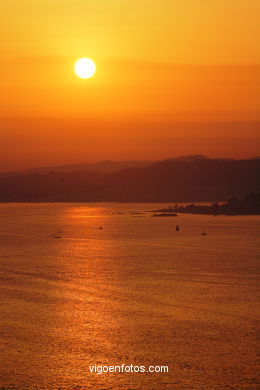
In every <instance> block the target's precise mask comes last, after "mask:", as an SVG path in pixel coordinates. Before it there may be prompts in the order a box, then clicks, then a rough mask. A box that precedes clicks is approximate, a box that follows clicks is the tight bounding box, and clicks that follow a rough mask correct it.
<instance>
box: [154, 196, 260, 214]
mask: <svg viewBox="0 0 260 390" xmlns="http://www.w3.org/2000/svg"><path fill="white" fill-rule="evenodd" d="M152 212H153V213H158V214H155V215H157V216H166V215H169V216H170V215H171V214H172V215H176V213H187V214H208V215H260V194H249V195H247V196H246V197H245V198H244V199H242V200H239V199H238V198H237V197H235V196H233V197H232V198H230V199H229V200H228V201H227V202H226V203H223V204H219V203H218V202H214V203H212V204H211V205H209V206H206V205H196V204H195V203H191V204H188V205H186V206H179V205H175V206H169V207H168V208H163V209H158V210H152ZM161 213H163V214H161Z"/></svg>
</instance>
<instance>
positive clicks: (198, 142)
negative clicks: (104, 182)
mask: <svg viewBox="0 0 260 390" xmlns="http://www.w3.org/2000/svg"><path fill="white" fill-rule="evenodd" d="M1 15H2V18H1V25H0V34H1V42H0V46H1V47H0V49H1V50H0V71H1V81H0V132H1V133H0V169H1V170H3V169H17V168H24V167H29V166H38V165H50V164H64V163H73V162H85V161H95V160H102V159H135V158H136V159H140V158H141V159H158V158H164V157H166V158H167V157H172V156H178V155H182V154H189V153H204V154H208V155H210V156H222V157H223V156H227V157H247V156H255V155H257V154H258V150H259V122H260V111H259V108H260V66H259V64H260V51H259V45H260V25H259V15H260V2H259V0H210V1H209V0H196V1H194V0H178V1H177V0H176V1H175V0H161V1H158V0H156V1H155V0H154V1H153V0H124V1H122V0H37V1H35V0H8V1H6V2H3V4H1ZM85 56H86V57H90V58H92V59H93V60H94V61H95V63H96V66H97V72H96V74H95V76H94V77H93V78H91V79H88V80H82V79H79V78H78V77H77V76H76V75H75V73H74V71H73V66H74V63H75V61H76V60H77V59H78V58H80V57H85Z"/></svg>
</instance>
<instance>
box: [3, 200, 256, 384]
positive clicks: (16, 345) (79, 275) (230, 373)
mask: <svg viewBox="0 0 260 390" xmlns="http://www.w3.org/2000/svg"><path fill="white" fill-rule="evenodd" d="M162 206H165V205H162V204H127V203H49V204H48V203H46V204H29V203H24V204H18V203H17V204H0V264H1V268H0V280H1V284H0V309H1V319H0V349H1V361H0V365H1V370H0V389H1V390H3V389H5V390H17V389H18V390H36V389H37V390H76V389H77V390H83V389H93V390H105V389H106V390H117V389H121V390H130V389H134V390H137V389H140V390H163V389H167V390H170V389H187V390H190V389H206V390H210V389H236V390H240V389H257V388H258V387H257V379H256V377H257V347H256V340H257V339H256V335H257V320H258V319H259V315H258V313H259V309H258V305H257V294H258V293H259V288H258V287H257V286H258V282H259V272H258V269H257V265H258V264H257V263H258V259H259V253H260V245H259V231H260V218H259V217H258V216H217V217H214V216H208V215H205V216H200V215H181V214H179V216H177V217H171V218H154V217H152V216H151V214H152V213H149V212H147V211H149V210H153V209H158V208H160V207H162ZM167 206H168V205H167ZM176 224H178V225H179V226H180V231H179V232H176V231H175V226H176ZM101 228H102V229H101ZM204 229H205V231H206V233H207V235H206V236H202V235H201V232H202V230H204ZM95 364H96V365H109V366H111V365H121V364H125V365H130V364H132V365H133V366H145V367H146V368H147V367H149V366H151V365H153V366H161V365H163V366H168V367H169V372H168V373H149V372H144V373H106V374H105V373H104V374H102V375H98V374H96V373H91V372H90V370H89V366H91V365H95Z"/></svg>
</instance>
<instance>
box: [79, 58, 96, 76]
mask: <svg viewBox="0 0 260 390" xmlns="http://www.w3.org/2000/svg"><path fill="white" fill-rule="evenodd" d="M74 70H75V73H76V75H77V76H79V77H81V78H82V79H89V78H90V77H92V76H93V75H94V73H95V72H96V65H95V63H94V61H92V60H91V59H90V58H80V59H79V60H78V61H77V62H76V63H75V66H74Z"/></svg>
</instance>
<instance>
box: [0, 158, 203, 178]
mask: <svg viewBox="0 0 260 390" xmlns="http://www.w3.org/2000/svg"><path fill="white" fill-rule="evenodd" d="M199 158H200V159H203V158H207V157H206V156H204V155H188V156H181V157H174V158H169V159H167V160H168V161H187V162H189V161H190V162H191V161H194V160H196V159H199ZM157 162H158V161H147V160H126V161H112V160H104V161H99V162H96V163H90V162H87V163H81V164H65V165H58V166H47V167H37V168H32V169H26V170H19V171H12V173H14V172H19V173H24V174H31V173H41V174H43V173H45V174H46V173H63V172H76V171H77V172H82V171H89V172H103V173H112V172H117V171H121V170H123V169H128V168H143V167H146V166H149V165H153V164H156V163H157ZM2 173H7V172H2ZM9 173H10V172H9ZM0 174H1V172H0Z"/></svg>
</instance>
